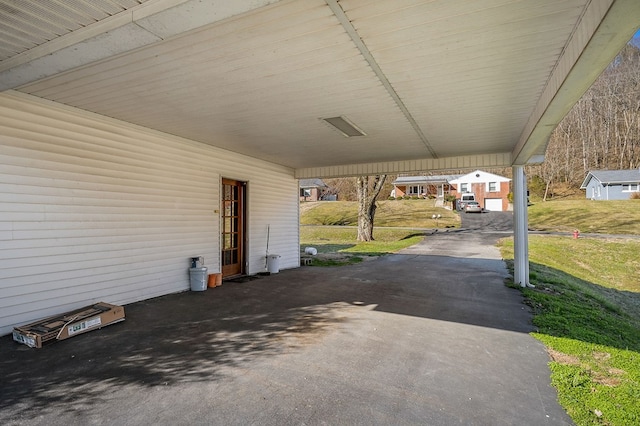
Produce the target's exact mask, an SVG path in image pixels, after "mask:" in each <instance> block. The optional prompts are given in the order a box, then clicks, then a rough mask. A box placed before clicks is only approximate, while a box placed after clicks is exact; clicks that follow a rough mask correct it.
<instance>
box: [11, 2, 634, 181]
mask: <svg viewBox="0 0 640 426" xmlns="http://www.w3.org/2000/svg"><path fill="white" fill-rule="evenodd" d="M143 3H144V4H143ZM1 4H2V5H3V6H2V7H0V87H1V88H18V90H21V91H23V92H25V93H28V94H32V95H34V96H39V97H42V98H46V99H50V100H52V101H55V102H60V103H64V104H67V105H71V106H75V107H78V108H81V109H85V110H88V111H92V112H95V113H98V114H103V115H106V116H110V117H115V118H118V119H120V120H124V121H127V122H131V123H134V124H138V125H141V126H146V127H149V128H153V129H157V130H161V131H164V132H167V133H170V134H175V135H178V136H182V137H185V138H190V139H193V140H195V141H199V142H203V143H207V144H211V145H215V146H219V147H222V148H226V149H230V150H233V151H236V152H240V153H244V154H247V155H252V156H256V157H260V158H263V159H266V160H270V161H273V162H276V163H279V164H283V165H286V166H289V167H292V168H296V169H298V170H300V171H299V172H298V174H299V175H301V176H302V175H304V176H307V175H308V173H310V172H309V171H310V170H312V171H313V172H312V173H315V172H317V171H319V170H323V172H322V173H341V174H344V173H353V172H355V171H357V172H362V171H364V170H391V169H393V170H396V169H397V168H407V167H413V166H412V165H423V166H424V165H426V166H429V167H443V166H446V165H456V166H460V165H463V166H464V164H468V165H469V166H477V165H479V164H493V165H495V164H502V162H504V161H507V159H511V160H513V161H517V162H518V164H522V163H523V162H526V161H528V159H529V158H530V157H532V156H534V155H535V156H536V158H537V157H538V156H539V155H538V154H540V153H543V152H544V148H545V146H546V138H548V135H549V134H550V132H551V130H552V127H553V123H557V122H558V121H559V120H560V119H561V118H562V115H563V114H564V113H566V111H567V107H568V106H570V104H571V102H575V100H577V99H578V98H579V96H580V95H581V93H582V91H584V90H586V88H587V87H588V85H589V84H590V82H591V81H593V79H595V77H596V76H597V73H598V72H599V71H600V70H602V69H603V68H604V67H605V66H606V64H607V63H608V61H609V60H610V59H611V58H612V57H613V55H615V53H616V52H617V49H619V48H621V47H622V45H623V44H624V42H625V41H626V40H628V38H629V37H630V36H631V35H632V34H633V32H634V31H635V30H636V29H637V27H638V25H640V2H638V1H636V0H475V1H473V2H470V1H467V0H378V1H375V2H372V1H368V0H281V1H278V0H236V1H234V2H202V1H199V0H147V1H144V0H96V1H87V0H43V1H42V2H30V1H26V0H14V1H11V2H4V3H1ZM7 5H9V6H10V7H7ZM625 37H626V40H625ZM583 51H584V52H586V53H584V54H583ZM590 67H591V68H593V70H592V69H591V68H590ZM563 88H564V90H563ZM337 116H343V117H345V118H347V119H348V120H350V121H351V122H353V123H354V124H355V125H356V126H358V127H359V128H361V129H362V130H363V131H364V132H365V133H366V136H356V137H351V138H345V137H344V136H342V135H341V134H340V133H339V132H336V131H333V130H332V129H331V128H329V126H327V125H326V123H325V122H323V121H322V120H321V119H322V118H327V117H337ZM532 141H533V142H532ZM339 165H341V166H340V167H338V166H339ZM319 173H320V172H319Z"/></svg>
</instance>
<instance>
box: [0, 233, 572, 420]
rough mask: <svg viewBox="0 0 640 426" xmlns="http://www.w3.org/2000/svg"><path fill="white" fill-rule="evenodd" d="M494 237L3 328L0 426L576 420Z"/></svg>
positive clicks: (430, 240)
mask: <svg viewBox="0 0 640 426" xmlns="http://www.w3.org/2000/svg"><path fill="white" fill-rule="evenodd" d="M498 236H499V234H490V233H486V232H470V231H465V230H463V231H457V232H449V233H445V232H439V233H436V234H435V235H432V236H428V237H427V238H426V239H425V241H424V242H423V243H421V244H418V245H416V246H413V247H411V248H409V249H407V250H405V251H403V252H401V253H399V254H396V255H391V256H386V257H383V258H380V259H377V260H373V261H369V262H365V263H363V264H359V265H352V266H345V267H339V268H317V267H303V268H299V269H297V270H288V271H282V272H280V273H279V274H274V275H271V276H268V277H261V278H255V279H251V280H246V281H245V282H225V283H224V285H223V286H222V287H218V288H215V289H209V290H207V291H206V292H203V293H191V292H187V293H181V294H175V295H170V296H166V297H161V298H158V299H154V300H149V301H145V302H140V303H136V304H132V305H128V306H126V316H127V319H126V321H125V322H123V323H119V324H115V325H112V326H109V327H106V328H104V329H102V330H98V331H94V332H91V333H88V334H85V335H81V336H78V337H74V338H72V339H70V340H66V341H61V342H58V343H55V344H52V345H50V346H46V347H44V348H43V349H30V348H27V347H26V346H22V345H18V344H16V343H14V342H12V341H11V339H10V338H9V337H8V336H6V337H3V338H2V339H0V354H2V355H1V361H0V377H1V380H2V382H1V385H0V386H1V388H0V424H5V425H7V424H8V425H88V424H98V425H102V424H105V425H147V424H149V425H150V424H154V425H200V424H201V425H320V424H335V425H458V424H459V425H564V424H571V420H570V419H569V418H568V416H567V415H566V414H565V413H564V410H563V409H562V408H561V407H560V406H559V405H558V404H557V402H556V394H555V391H554V390H553V388H551V387H550V385H549V370H548V367H547V362H548V361H549V358H548V356H547V354H546V352H545V350H544V347H543V346H542V345H541V344H540V343H538V342H537V341H536V340H535V339H533V338H532V337H530V336H529V335H528V334H527V333H528V332H529V331H531V330H532V327H531V325H530V318H531V316H530V313H529V312H528V310H527V308H526V306H525V305H523V304H522V299H521V296H520V293H519V292H518V291H517V290H513V289H509V288H507V287H505V286H504V284H503V279H504V278H505V277H506V276H507V271H506V270H505V267H504V264H503V262H502V261H501V260H500V256H499V253H498V252H497V250H496V249H495V248H494V247H493V244H494V242H495V240H496V238H497V237H498ZM107 302H108V301H107Z"/></svg>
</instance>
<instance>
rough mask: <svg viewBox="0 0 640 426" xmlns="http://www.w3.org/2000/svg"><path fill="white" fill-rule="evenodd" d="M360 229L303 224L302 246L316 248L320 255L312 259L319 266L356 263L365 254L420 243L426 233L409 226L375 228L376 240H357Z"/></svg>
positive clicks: (375, 254)
mask: <svg viewBox="0 0 640 426" xmlns="http://www.w3.org/2000/svg"><path fill="white" fill-rule="evenodd" d="M357 235H358V230H357V228H356V227H353V226H313V225H305V226H301V227H300V247H301V250H304V248H305V247H309V246H310V247H314V248H315V249H317V250H318V253H319V254H320V256H318V258H316V259H313V265H316V266H337V265H343V264H347V263H356V262H360V261H362V260H363V256H380V255H383V254H387V253H394V252H396V251H398V250H401V249H403V248H405V247H409V246H412V245H414V244H416V243H418V242H420V241H421V240H422V239H423V238H424V235H423V234H422V233H420V232H416V231H412V230H410V229H393V228H381V229H376V228H374V230H373V236H374V238H375V241H369V242H357V241H356V237H357ZM327 253H340V254H342V256H334V257H327V256H324V257H323V256H322V254H327Z"/></svg>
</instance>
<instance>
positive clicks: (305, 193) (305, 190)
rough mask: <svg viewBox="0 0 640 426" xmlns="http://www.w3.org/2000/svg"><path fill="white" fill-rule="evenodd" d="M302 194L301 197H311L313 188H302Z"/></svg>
mask: <svg viewBox="0 0 640 426" xmlns="http://www.w3.org/2000/svg"><path fill="white" fill-rule="evenodd" d="M300 196H301V197H311V189H308V188H300Z"/></svg>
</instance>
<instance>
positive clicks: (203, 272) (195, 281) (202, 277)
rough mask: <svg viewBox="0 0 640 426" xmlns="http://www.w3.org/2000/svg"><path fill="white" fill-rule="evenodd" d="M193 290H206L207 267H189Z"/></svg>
mask: <svg viewBox="0 0 640 426" xmlns="http://www.w3.org/2000/svg"><path fill="white" fill-rule="evenodd" d="M189 278H190V281H191V291H205V290H206V289H207V279H208V274H207V267H206V266H201V267H199V268H189Z"/></svg>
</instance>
